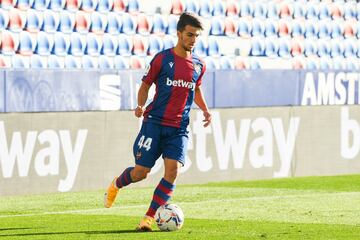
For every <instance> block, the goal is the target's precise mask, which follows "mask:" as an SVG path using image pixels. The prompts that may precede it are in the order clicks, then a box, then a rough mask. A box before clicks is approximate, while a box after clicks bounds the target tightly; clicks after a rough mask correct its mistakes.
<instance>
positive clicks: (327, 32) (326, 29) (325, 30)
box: [318, 21, 332, 38]
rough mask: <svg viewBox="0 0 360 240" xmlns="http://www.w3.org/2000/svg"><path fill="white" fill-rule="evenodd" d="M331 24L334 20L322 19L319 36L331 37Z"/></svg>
mask: <svg viewBox="0 0 360 240" xmlns="http://www.w3.org/2000/svg"><path fill="white" fill-rule="evenodd" d="M331 24H332V22H328V21H321V22H320V23H319V24H318V26H319V31H318V38H331Z"/></svg>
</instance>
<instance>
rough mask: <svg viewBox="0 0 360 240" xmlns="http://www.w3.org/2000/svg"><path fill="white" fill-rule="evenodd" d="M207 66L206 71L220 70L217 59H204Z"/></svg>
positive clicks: (209, 57)
mask: <svg viewBox="0 0 360 240" xmlns="http://www.w3.org/2000/svg"><path fill="white" fill-rule="evenodd" d="M204 61H205V64H206V70H217V69H220V64H219V62H218V61H217V59H215V58H213V57H211V56H208V57H206V58H204Z"/></svg>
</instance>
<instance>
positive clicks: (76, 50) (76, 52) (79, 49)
mask: <svg viewBox="0 0 360 240" xmlns="http://www.w3.org/2000/svg"><path fill="white" fill-rule="evenodd" d="M84 38H85V36H82V35H81V34H79V33H77V32H74V33H72V34H71V36H70V48H69V54H71V55H73V56H82V55H84V52H85V46H86V40H85V39H84Z"/></svg>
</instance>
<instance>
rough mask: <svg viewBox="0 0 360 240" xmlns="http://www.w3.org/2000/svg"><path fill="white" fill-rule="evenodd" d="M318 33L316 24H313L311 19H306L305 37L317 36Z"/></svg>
mask: <svg viewBox="0 0 360 240" xmlns="http://www.w3.org/2000/svg"><path fill="white" fill-rule="evenodd" d="M317 34H318V26H317V25H316V24H314V22H312V21H308V22H306V24H305V33H304V36H305V38H314V37H317Z"/></svg>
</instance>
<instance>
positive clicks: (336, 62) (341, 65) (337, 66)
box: [332, 57, 346, 70]
mask: <svg viewBox="0 0 360 240" xmlns="http://www.w3.org/2000/svg"><path fill="white" fill-rule="evenodd" d="M332 66H333V69H334V70H345V69H346V63H345V59H344V58H342V57H336V58H333V62H332Z"/></svg>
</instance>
